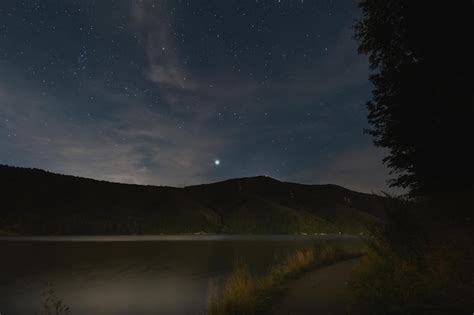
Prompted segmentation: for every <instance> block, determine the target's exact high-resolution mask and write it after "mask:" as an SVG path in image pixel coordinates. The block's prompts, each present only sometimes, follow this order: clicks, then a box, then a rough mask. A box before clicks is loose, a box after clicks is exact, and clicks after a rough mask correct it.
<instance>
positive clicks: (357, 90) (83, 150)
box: [0, 0, 388, 192]
mask: <svg viewBox="0 0 474 315" xmlns="http://www.w3.org/2000/svg"><path fill="white" fill-rule="evenodd" d="M359 15H360V11H359V9H358V8H357V3H356V1H349V0H337V1H336V0H334V1H331V0H312V1H311V0H304V1H301V0H281V1H278V0H257V1H256V0H225V1H224V0H208V1H200V0H187V1H185V0H181V1H180V0H175V1H171V0H170V1H166V0H143V1H140V0H134V1H132V0H128V1H125V0H100V1H99V0H97V1H92V0H81V1H72V0H64V1H50V0H42V1H19V0H2V1H1V3H0V164H7V165H14V166H24V167H35V168H41V169H46V170H49V171H53V172H58V173H63V174H72V175H78V176H84V177H90V178H96V179H103V180H109V181H116V182H126V183H136V184H153V185H171V186H185V185H192V184H199V183H207V182H213V181H218V180H224V179H228V178H234V177H246V176H256V175H267V176H271V177H274V178H276V179H279V180H286V181H295V182H301V183H311V184H321V183H334V184H339V185H342V186H345V187H347V188H351V189H355V190H358V191H365V192H371V191H374V192H378V191H380V190H387V188H386V183H385V181H386V179H387V174H388V172H387V169H386V168H385V167H384V166H383V165H382V163H381V159H382V157H383V156H384V155H385V152H383V151H381V150H380V149H377V148H375V147H374V146H373V145H372V142H371V139H370V137H369V136H368V135H365V134H364V133H363V128H366V127H367V120H366V115H367V110H366V108H365V103H366V101H367V100H369V98H370V91H371V86H370V83H369V81H368V75H369V73H370V70H369V67H368V62H367V59H366V57H365V56H361V55H358V54H357V51H356V47H357V44H356V42H355V41H354V40H353V38H352V36H353V31H352V25H353V24H354V21H355V20H356V19H357V18H358V17H359ZM217 160H218V161H219V163H217Z"/></svg>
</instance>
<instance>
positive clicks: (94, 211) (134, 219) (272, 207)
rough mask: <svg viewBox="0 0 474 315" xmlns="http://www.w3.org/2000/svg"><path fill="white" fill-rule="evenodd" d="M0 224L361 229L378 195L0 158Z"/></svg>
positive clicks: (47, 230) (16, 228) (72, 228)
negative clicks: (159, 179)
mask: <svg viewBox="0 0 474 315" xmlns="http://www.w3.org/2000/svg"><path fill="white" fill-rule="evenodd" d="M0 178H2V181H3V182H4V185H2V186H4V188H2V191H3V193H4V196H5V197H4V198H3V199H4V202H3V204H2V206H1V212H0V231H1V230H3V231H7V232H8V233H14V234H22V235H29V234H31V235H36V234H40V235H49V234H51V235H53V234H54V235H56V234H159V233H197V232H206V233H251V234H252V233H258V234H261V233H283V234H294V233H318V232H319V233H321V232H323V233H326V232H344V233H347V232H350V233H360V232H363V231H365V230H366V225H370V223H371V222H374V221H378V220H380V219H383V217H384V215H383V212H382V211H381V210H380V209H381V203H382V201H383V198H382V197H380V196H375V195H369V194H364V193H360V192H354V191H351V190H349V189H346V188H344V187H341V186H337V185H331V184H328V185H306V184H298V183H289V182H283V181H279V180H276V179H273V178H271V177H267V176H255V177H245V178H236V179H228V180H224V181H220V182H215V183H210V184H200V185H192V186H186V187H182V188H181V187H170V186H151V185H136V184H125V183H113V182H107V181H101V180H95V179H88V178H83V177H77V176H71V175H61V174H55V173H52V172H48V171H44V170H39V169H29V168H20V167H11V166H4V165H0Z"/></svg>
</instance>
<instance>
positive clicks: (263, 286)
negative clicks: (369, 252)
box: [208, 246, 363, 315]
mask: <svg viewBox="0 0 474 315" xmlns="http://www.w3.org/2000/svg"><path fill="white" fill-rule="evenodd" d="M361 255H363V252H362V251H361V250H354V249H347V248H343V247H339V246H322V247H318V248H312V249H301V250H297V251H295V252H293V253H291V254H289V255H288V256H287V257H286V259H285V260H284V261H283V262H281V263H280V264H278V265H276V266H274V267H273V268H271V269H270V271H269V272H268V273H266V274H264V275H255V274H252V273H251V272H250V271H249V268H248V266H246V265H243V264H236V266H235V268H234V270H233V272H232V273H231V274H230V275H229V276H228V277H227V278H226V279H225V280H224V281H223V282H220V283H219V282H216V281H211V283H210V287H209V304H208V309H209V314H210V315H224V314H225V315H236V314H249V315H251V314H262V313H265V312H268V310H269V309H270V308H271V300H272V296H274V295H275V293H276V292H278V291H279V290H282V285H283V284H284V282H285V281H286V280H288V279H289V278H292V277H296V276H298V275H299V274H301V273H303V272H305V271H308V270H310V269H313V268H316V267H318V266H321V265H325V264H329V263H331V262H335V261H338V260H343V259H348V258H354V257H358V256H361Z"/></svg>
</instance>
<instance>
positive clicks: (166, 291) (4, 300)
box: [0, 235, 361, 315]
mask: <svg viewBox="0 0 474 315" xmlns="http://www.w3.org/2000/svg"><path fill="white" fill-rule="evenodd" d="M334 242H336V243H341V244H346V245H347V246H361V241H360V240H359V239H357V238H355V237H351V236H344V235H324V236H321V235H315V236H282V235H278V236H230V235H189V236H188V235H180V236H161V235H160V236H69V237H0V253H1V255H0V257H1V260H0V270H1V272H0V275H1V276H0V314H2V315H16V314H21V315H25V314H32V315H33V314H36V313H38V312H39V311H40V310H41V305H42V303H43V297H42V292H44V291H45V289H46V288H48V287H51V288H53V289H54V291H55V292H56V294H57V295H58V296H59V297H60V298H61V299H62V300H63V302H64V303H65V304H66V305H67V306H69V307H70V309H71V315H86V314H87V315H100V314H134V315H139V314H167V315H172V314H207V291H208V287H209V282H210V280H211V279H217V280H218V279H222V278H223V277H225V276H226V275H227V274H228V273H229V272H230V271H231V270H232V268H233V266H234V265H235V263H236V262H240V263H244V264H247V265H248V266H249V268H250V269H251V270H252V271H255V272H265V271H266V270H267V269H268V267H269V266H272V265H274V264H275V263H276V262H277V261H279V260H281V259H283V258H284V257H286V255H288V254H289V253H290V252H292V251H294V250H296V249H301V248H308V247H311V246H314V244H316V243H334Z"/></svg>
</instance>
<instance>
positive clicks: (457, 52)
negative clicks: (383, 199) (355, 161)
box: [355, 0, 474, 195]
mask: <svg viewBox="0 0 474 315" xmlns="http://www.w3.org/2000/svg"><path fill="white" fill-rule="evenodd" d="M360 7H361V9H362V11H363V17H362V18H361V19H360V20H359V21H358V22H357V24H356V25H355V31H356V35H355V37H356V39H357V40H358V42H359V52H360V53H364V54H367V55H368V57H369V61H370V65H371V68H372V69H373V70H374V73H373V74H372V75H371V77H370V80H371V82H372V83H373V85H374V90H373V98H372V100H371V101H369V102H368V104H367V106H368V109H369V116H368V119H369V123H370V125H371V128H370V129H369V130H367V132H368V133H369V134H370V135H372V136H373V139H374V142H375V144H376V145H377V146H380V147H385V148H388V149H389V150H390V153H389V155H388V156H387V157H386V158H385V160H384V161H385V163H386V164H387V165H388V166H389V167H390V168H391V169H392V174H395V175H396V178H395V179H393V180H392V181H391V185H393V186H399V187H405V188H408V189H409V190H410V191H411V193H412V194H413V195H420V194H422V195H425V194H432V193H437V192H440V191H442V192H447V191H461V190H467V189H469V188H472V187H473V180H472V178H473V174H474V172H473V165H474V163H473V161H474V156H473V153H472V152H473V150H472V135H473V134H474V106H473V97H472V83H471V80H470V77H471V69H472V65H471V60H472V56H473V54H472V48H471V42H472V3H471V2H470V1H452V2H444V1H426V0H424V1H412V0H362V1H361V2H360Z"/></svg>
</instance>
